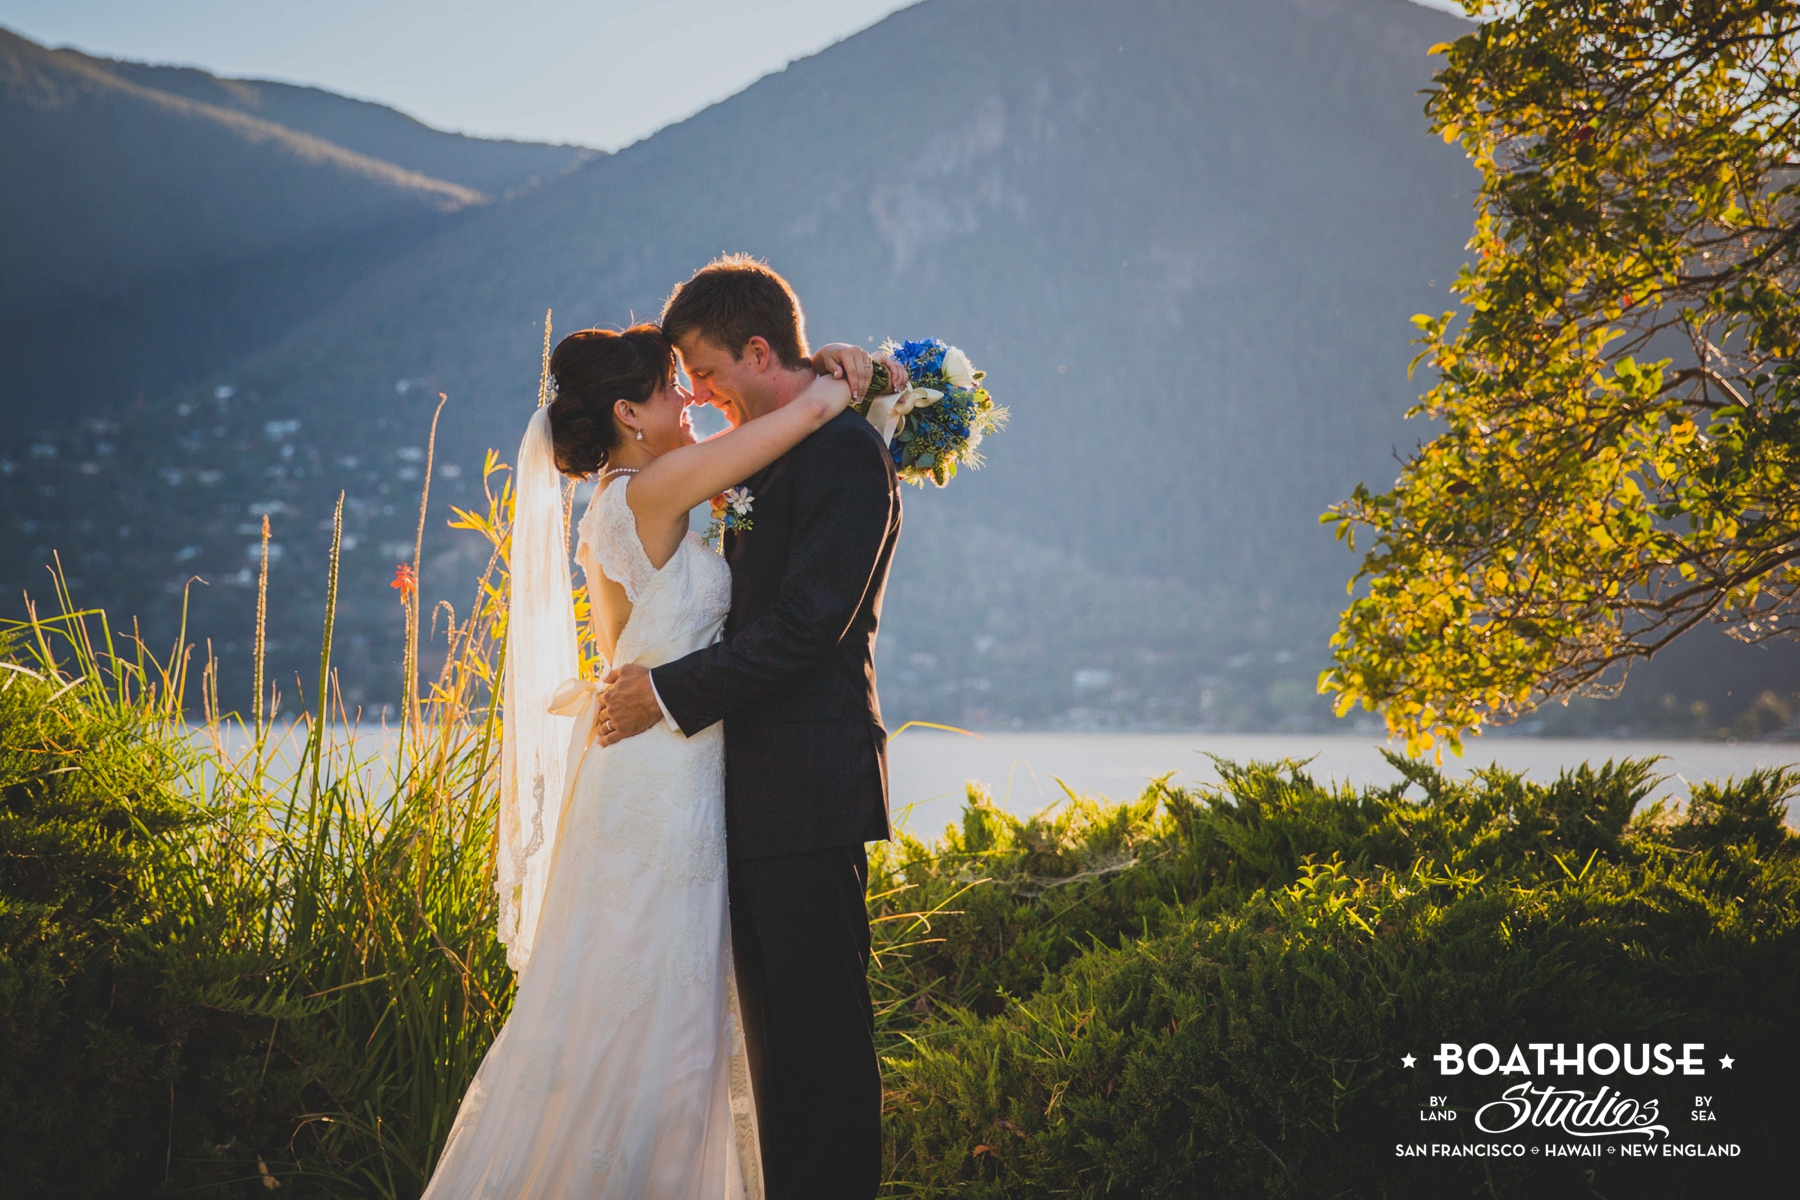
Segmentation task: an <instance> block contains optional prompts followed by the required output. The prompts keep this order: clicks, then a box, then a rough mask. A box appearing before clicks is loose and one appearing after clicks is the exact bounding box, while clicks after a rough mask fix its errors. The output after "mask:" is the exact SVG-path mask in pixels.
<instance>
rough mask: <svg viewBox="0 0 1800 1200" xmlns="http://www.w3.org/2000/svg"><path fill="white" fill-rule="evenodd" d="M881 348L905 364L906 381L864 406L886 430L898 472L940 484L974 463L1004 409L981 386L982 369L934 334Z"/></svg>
mask: <svg viewBox="0 0 1800 1200" xmlns="http://www.w3.org/2000/svg"><path fill="white" fill-rule="evenodd" d="M882 350H883V352H884V353H887V354H890V355H892V356H893V357H894V358H895V360H897V361H898V362H899V363H900V365H901V366H903V367H905V368H906V373H907V376H908V380H909V382H908V386H907V387H906V389H905V390H904V391H902V392H900V393H899V394H898V395H894V396H885V397H880V398H878V399H876V400H874V401H872V402H871V403H870V404H868V405H866V406H865V408H864V412H865V414H866V415H867V416H868V418H869V420H870V421H872V422H874V423H875V425H876V427H877V428H881V429H884V430H885V431H887V432H888V434H889V440H888V452H889V453H890V454H892V455H893V459H894V466H895V469H896V470H897V471H898V472H899V474H900V478H902V479H904V480H906V481H907V482H908V483H915V484H919V485H921V486H923V485H924V483H925V481H926V480H928V479H929V480H930V481H931V482H932V483H934V484H936V485H937V486H938V487H943V486H944V485H945V484H947V483H949V482H950V480H951V479H952V478H954V477H955V475H956V472H957V469H958V468H959V467H968V468H970V469H974V468H976V467H979V466H980V465H981V462H982V458H981V454H980V453H979V451H978V447H979V446H980V445H981V442H982V439H983V438H984V437H986V436H987V435H988V434H989V433H992V432H993V431H995V430H996V429H999V428H1001V427H1002V426H1003V425H1005V423H1006V410H1005V409H1004V408H1001V407H1000V406H999V405H997V404H995V403H994V399H993V397H992V396H990V395H989V394H988V391H987V389H986V388H985V387H983V386H982V380H983V379H984V378H985V376H986V373H985V372H983V371H977V370H976V369H975V368H974V366H973V364H971V363H970V362H969V358H968V355H966V354H964V353H963V352H962V351H961V350H958V349H957V348H956V347H955V346H952V345H949V344H948V343H946V342H944V341H942V340H940V339H938V338H922V339H920V340H917V341H907V342H894V341H890V342H887V343H885V344H884V345H883V346H882Z"/></svg>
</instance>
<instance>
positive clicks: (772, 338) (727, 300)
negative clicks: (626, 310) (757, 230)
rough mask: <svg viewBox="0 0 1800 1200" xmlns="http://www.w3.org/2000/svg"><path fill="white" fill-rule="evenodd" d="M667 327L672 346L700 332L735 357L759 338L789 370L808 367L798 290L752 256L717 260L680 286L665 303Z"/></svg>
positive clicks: (663, 321)
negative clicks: (753, 340)
mask: <svg viewBox="0 0 1800 1200" xmlns="http://www.w3.org/2000/svg"><path fill="white" fill-rule="evenodd" d="M662 328H663V333H664V334H666V335H667V336H668V339H669V341H670V342H679V341H680V340H681V339H682V338H684V337H686V336H687V335H688V334H695V335H697V336H699V337H702V338H705V339H706V340H707V341H709V342H712V343H713V344H714V345H716V346H718V347H720V348H721V349H724V350H727V351H730V353H731V357H732V358H733V359H740V358H742V357H743V356H744V347H745V346H746V345H748V344H749V342H750V339H751V338H753V337H760V338H762V339H763V340H765V341H766V342H768V343H769V349H770V350H772V351H774V353H775V358H776V360H777V361H778V362H780V363H781V365H782V366H784V367H790V368H797V367H801V366H804V365H805V364H806V362H807V359H808V357H809V353H810V352H809V351H808V350H807V348H806V316H805V314H803V313H802V312H801V311H800V300H799V298H798V297H797V296H795V295H794V289H793V288H791V287H789V286H788V281H787V280H785V279H783V278H782V277H781V276H780V275H777V274H776V273H775V272H774V271H772V270H770V268H769V265H768V264H767V263H763V262H758V261H757V260H756V259H754V258H751V257H750V256H749V255H747V254H727V255H725V256H724V257H722V258H715V259H714V260H713V261H712V262H709V263H707V264H706V265H705V266H704V267H701V268H700V269H699V270H698V271H696V272H694V277H693V278H692V279H689V280H688V281H687V282H686V283H683V284H678V285H677V286H676V288H675V290H674V292H673V293H671V294H670V296H669V302H668V303H667V304H665V305H663V312H662Z"/></svg>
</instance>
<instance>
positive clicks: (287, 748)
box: [229, 726, 1800, 837]
mask: <svg viewBox="0 0 1800 1200" xmlns="http://www.w3.org/2000/svg"><path fill="white" fill-rule="evenodd" d="M284 732H285V734H286V736H281V737H277V738H276V739H275V740H276V742H277V750H276V753H275V755H274V756H273V757H274V759H275V761H274V762H273V763H272V764H271V769H270V774H271V775H273V776H275V777H278V778H279V777H282V776H284V775H286V774H287V773H288V772H290V771H292V770H293V769H294V767H295V765H297V764H298V762H299V761H300V757H301V748H302V746H303V744H304V739H305V736H306V735H305V729H304V727H303V726H296V727H291V728H289V729H287V730H285V731H284ZM343 737H344V731H342V730H339V731H337V739H338V744H340V745H341V744H342V743H343ZM393 737H394V734H393V731H391V730H383V729H381V728H380V727H375V728H369V727H364V728H363V729H362V730H361V731H360V732H359V733H358V736H357V743H358V753H359V755H361V756H364V757H365V758H366V759H369V760H371V761H370V762H369V763H368V766H367V767H366V768H365V769H370V768H373V767H374V766H375V764H376V763H378V762H379V760H380V758H381V757H382V751H383V750H384V749H385V748H386V747H388V746H390V745H392V739H393ZM241 741H242V739H241V738H232V739H229V742H230V743H231V744H230V745H229V748H230V749H231V750H234V751H239V750H241V749H242V744H241ZM1381 745H1382V744H1381V743H1380V742H1377V741H1374V740H1373V739H1370V738H1366V737H1332V736H1325V735H1318V734H1312V735H1305V734H1289V735H1282V734H1210V733H989V734H983V735H981V736H980V737H970V736H965V735H962V734H955V733H940V732H937V731H935V730H930V729H917V728H915V729H909V730H907V731H905V732H904V733H902V734H901V735H900V736H899V737H897V738H895V739H894V740H893V742H892V743H891V744H890V745H889V749H888V761H889V788H890V792H891V799H892V803H893V811H894V818H895V820H896V822H903V823H904V824H905V825H906V826H907V827H908V828H909V829H911V830H912V832H914V833H915V834H918V835H920V836H933V837H934V836H936V835H937V834H938V833H940V832H942V830H943V828H944V826H945V825H946V824H948V823H949V822H951V821H953V820H956V819H957V817H958V816H959V814H960V813H961V812H962V805H963V785H964V783H965V782H966V781H969V780H974V781H975V782H977V783H982V784H985V785H987V787H988V788H989V789H990V790H991V791H992V793H993V796H994V800H995V802H996V803H998V804H999V805H1000V806H1001V807H1002V808H1004V809H1006V810H1007V811H1008V812H1012V813H1016V814H1018V815H1019V816H1029V815H1031V814H1032V813H1034V812H1037V811H1038V810H1039V809H1042V808H1044V807H1045V806H1047V805H1049V804H1052V803H1054V802H1055V801H1057V800H1058V799H1060V798H1061V797H1062V795H1063V791H1062V787H1061V785H1060V784H1059V782H1058V781H1059V780H1060V781H1061V782H1062V783H1066V784H1068V786H1069V787H1070V789H1072V790H1073V791H1075V792H1077V793H1090V794H1095V795H1101V796H1106V797H1108V798H1110V799H1114V800H1121V799H1126V798H1129V797H1132V796H1136V795H1137V794H1138V792H1139V791H1140V790H1141V789H1142V788H1143V786H1144V784H1145V782H1146V781H1148V780H1150V779H1152V778H1154V777H1156V776H1158V775H1162V774H1165V773H1167V772H1170V771H1173V772H1174V773H1175V779H1176V782H1178V783H1179V782H1187V783H1216V782H1218V778H1219V776H1218V772H1217V771H1215V770H1214V769H1213V764H1212V760H1211V759H1210V758H1208V757H1207V755H1208V754H1215V755H1218V756H1219V757H1220V758H1224V759H1230V760H1233V761H1236V762H1240V763H1247V762H1251V761H1260V762H1270V761H1274V760H1276V759H1282V758H1293V759H1306V758H1310V759H1311V760H1312V763H1311V765H1310V766H1309V767H1308V768H1307V769H1308V770H1309V771H1310V772H1311V773H1312V775H1313V777H1314V778H1316V779H1319V780H1321V781H1322V780H1326V779H1332V780H1338V781H1341V782H1346V783H1352V784H1357V785H1361V784H1370V783H1374V784H1381V783H1391V782H1393V781H1394V780H1396V779H1398V778H1399V775H1398V773H1397V772H1395V770H1394V769H1393V768H1392V767H1391V766H1389V765H1388V763H1387V760H1386V759H1384V758H1382V756H1381ZM1653 755H1660V756H1661V757H1662V759H1663V761H1662V763H1661V766H1660V770H1661V772H1662V773H1663V774H1664V775H1666V776H1667V778H1666V779H1665V780H1664V781H1663V782H1662V783H1661V784H1660V785H1658V787H1657V788H1656V790H1655V791H1654V792H1652V793H1651V795H1652V798H1659V797H1670V798H1673V799H1676V800H1685V799H1686V798H1687V795H1688V784H1689V781H1701V780H1712V779H1720V780H1722V779H1724V778H1726V777H1727V776H1732V775H1744V774H1747V773H1748V772H1750V771H1753V770H1756V769H1757V768H1758V767H1775V766H1786V765H1790V764H1800V744H1796V743H1792V742H1752V743H1740V744H1736V745H1733V744H1729V743H1726V742H1677V741H1651V740H1645V741H1636V740H1624V739H1618V740H1599V739H1594V740H1580V739H1564V738H1527V737H1507V738H1487V739H1475V740H1472V741H1470V742H1469V743H1468V744H1467V746H1466V748H1465V750H1464V752H1463V756H1462V757H1461V758H1460V759H1459V758H1453V757H1451V756H1450V755H1448V754H1446V755H1445V756H1444V767H1443V769H1444V770H1445V771H1447V772H1448V773H1449V774H1451V775H1453V776H1457V777H1463V776H1467V775H1468V774H1469V773H1470V772H1471V771H1474V770H1476V769H1477V768H1479V767H1485V766H1487V765H1488V764H1489V763H1494V762H1498V763H1499V764H1500V765H1501V766H1503V767H1507V768H1510V769H1512V770H1515V771H1524V772H1526V773H1527V775H1528V777H1529V778H1532V779H1536V780H1542V781H1547V780H1550V779H1554V778H1555V777H1556V774H1557V772H1558V771H1560V770H1562V769H1563V768H1565V767H1573V766H1576V765H1579V764H1580V763H1583V762H1590V763H1594V764H1596V765H1598V764H1600V763H1603V762H1605V761H1606V760H1607V759H1609V758H1610V759H1621V758H1647V757H1650V756H1653ZM1794 820H1795V813H1794V812H1793V810H1792V809H1790V812H1789V821H1790V823H1792V822H1793V821H1794Z"/></svg>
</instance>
